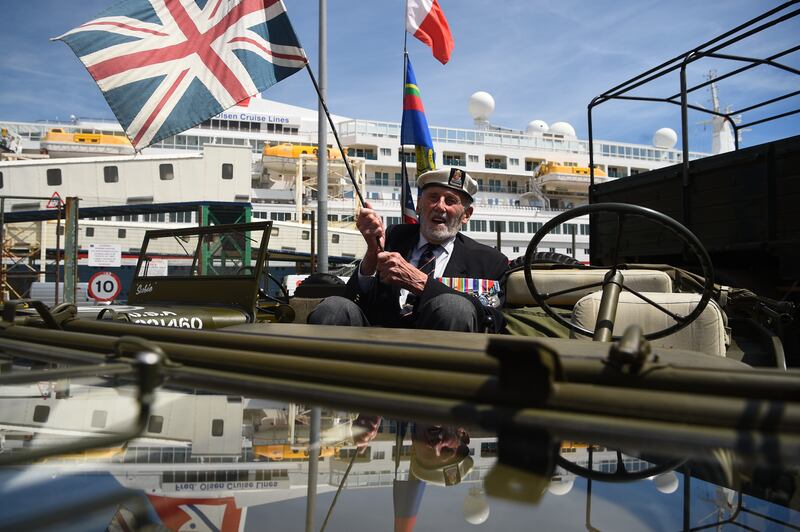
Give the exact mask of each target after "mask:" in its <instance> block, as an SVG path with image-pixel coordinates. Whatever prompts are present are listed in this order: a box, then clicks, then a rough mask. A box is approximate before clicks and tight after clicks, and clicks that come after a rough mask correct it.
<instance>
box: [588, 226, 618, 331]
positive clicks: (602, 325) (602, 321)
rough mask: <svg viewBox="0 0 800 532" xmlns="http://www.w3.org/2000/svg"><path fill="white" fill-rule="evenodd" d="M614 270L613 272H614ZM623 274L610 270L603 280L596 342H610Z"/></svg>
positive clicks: (595, 329)
mask: <svg viewBox="0 0 800 532" xmlns="http://www.w3.org/2000/svg"><path fill="white" fill-rule="evenodd" d="M620 223H622V222H621V221H620ZM612 272H613V274H612ZM622 281H623V279H622V274H621V273H620V271H619V270H616V269H615V270H611V271H609V275H608V276H606V280H605V281H604V282H603V295H602V299H601V300H600V308H599V309H598V310H597V322H596V324H595V327H594V336H593V337H592V340H594V341H595V342H610V341H611V338H612V336H613V333H614V320H615V319H616V317H617V305H619V294H620V292H621V291H622Z"/></svg>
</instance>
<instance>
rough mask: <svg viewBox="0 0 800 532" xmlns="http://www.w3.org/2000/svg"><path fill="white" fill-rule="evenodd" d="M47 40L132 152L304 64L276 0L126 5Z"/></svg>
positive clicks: (135, 1)
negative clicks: (93, 90) (88, 83)
mask: <svg viewBox="0 0 800 532" xmlns="http://www.w3.org/2000/svg"><path fill="white" fill-rule="evenodd" d="M54 40H62V41H64V42H65V43H66V44H67V45H68V46H69V47H70V48H71V49H72V51H73V52H75V55H77V56H78V58H79V59H80V60H81V62H83V64H84V65H85V66H86V69H87V70H88V71H89V74H91V75H92V77H93V78H94V80H95V81H96V82H97V85H98V86H99V87H100V90H101V91H102V92H103V96H104V97H105V99H106V101H107V102H108V104H109V105H110V106H111V110H112V111H113V112H114V115H115V116H116V117H117V119H118V120H119V123H120V124H121V125H122V127H123V128H124V129H125V132H126V133H127V135H128V138H130V140H131V143H132V144H133V145H134V147H135V148H137V149H141V148H144V147H146V146H149V145H150V144H153V143H155V142H158V141H159V140H161V139H164V138H167V137H170V136H172V135H174V134H176V133H180V132H181V131H185V130H187V129H189V128H190V127H193V126H195V125H197V124H199V123H200V122H203V121H204V120H207V119H208V118H211V117H212V116H215V115H218V114H219V113H221V112H222V111H224V110H225V109H228V108H230V107H233V106H234V105H236V104H237V103H239V102H241V101H242V100H246V99H247V98H248V97H250V96H254V95H256V94H258V93H259V92H262V91H264V90H266V89H267V88H268V87H270V86H272V85H274V84H275V83H277V82H278V81H280V80H282V79H284V78H286V77H288V76H290V75H292V74H294V73H295V72H297V71H298V70H300V69H302V68H304V67H305V65H306V63H307V59H306V55H305V52H304V51H303V49H302V47H301V46H300V43H299V42H298V40H297V36H296V35H295V33H294V29H293V28H292V25H291V23H290V21H289V17H288V16H287V14H286V7H285V6H284V5H283V2H282V1H281V0H127V1H123V2H120V3H118V4H116V5H114V6H112V7H110V8H109V9H107V10H106V11H104V12H103V13H101V14H100V15H99V16H98V18H96V19H94V20H91V21H89V22H87V23H85V24H82V25H81V26H78V27H77V28H75V29H73V30H71V31H68V32H67V33H65V34H64V35H62V36H60V37H56V38H55V39H54Z"/></svg>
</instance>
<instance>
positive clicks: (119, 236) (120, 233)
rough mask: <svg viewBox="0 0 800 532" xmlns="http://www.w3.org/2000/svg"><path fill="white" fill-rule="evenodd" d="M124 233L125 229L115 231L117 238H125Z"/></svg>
mask: <svg viewBox="0 0 800 532" xmlns="http://www.w3.org/2000/svg"><path fill="white" fill-rule="evenodd" d="M126 233H127V231H126V230H125V229H117V238H125V236H126Z"/></svg>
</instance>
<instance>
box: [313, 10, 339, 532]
mask: <svg viewBox="0 0 800 532" xmlns="http://www.w3.org/2000/svg"><path fill="white" fill-rule="evenodd" d="M327 18H328V2H327V0H319V103H318V107H317V215H318V216H319V219H318V220H317V234H318V238H317V259H318V261H317V270H318V271H319V272H321V273H328V125H327V124H326V122H325V117H326V112H325V108H324V107H323V102H324V101H326V100H327V98H328V20H327ZM331 127H333V125H331ZM346 158H347V154H346V153H344V152H342V159H346ZM306 524H308V523H306ZM312 528H313V527H312Z"/></svg>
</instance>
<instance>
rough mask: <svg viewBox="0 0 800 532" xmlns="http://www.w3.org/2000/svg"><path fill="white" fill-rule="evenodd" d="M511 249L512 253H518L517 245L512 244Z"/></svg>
mask: <svg viewBox="0 0 800 532" xmlns="http://www.w3.org/2000/svg"><path fill="white" fill-rule="evenodd" d="M511 251H512V253H519V246H512V247H511Z"/></svg>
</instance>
